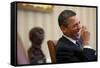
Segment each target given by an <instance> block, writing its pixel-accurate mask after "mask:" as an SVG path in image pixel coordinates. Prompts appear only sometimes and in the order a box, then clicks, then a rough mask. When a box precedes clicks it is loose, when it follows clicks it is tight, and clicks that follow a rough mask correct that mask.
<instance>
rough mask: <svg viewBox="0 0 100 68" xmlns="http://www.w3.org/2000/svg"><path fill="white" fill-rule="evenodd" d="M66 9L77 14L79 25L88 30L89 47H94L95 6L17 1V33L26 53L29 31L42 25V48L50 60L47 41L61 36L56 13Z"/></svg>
mask: <svg viewBox="0 0 100 68" xmlns="http://www.w3.org/2000/svg"><path fill="white" fill-rule="evenodd" d="M66 9H70V10H73V11H75V12H76V13H77V14H78V16H79V17H80V23H81V25H85V26H86V27H87V28H88V30H89V31H90V34H91V40H90V45H91V47H93V48H94V49H96V8H93V7H78V6H62V5H43V4H28V3H18V4H17V33H18V35H19V37H20V39H21V42H22V44H23V47H24V50H25V53H26V54H27V50H28V49H29V47H30V46H31V42H30V41H29V31H30V30H31V28H33V27H37V26H38V27H42V28H43V29H44V31H45V39H44V41H43V44H42V50H43V52H44V54H45V56H46V59H47V62H48V63H50V62H51V58H50V54H49V50H48V46H47V41H48V40H58V39H59V38H60V37H61V36H62V32H61V30H60V28H59V26H58V15H59V14H60V13H61V12H62V11H63V10H66Z"/></svg>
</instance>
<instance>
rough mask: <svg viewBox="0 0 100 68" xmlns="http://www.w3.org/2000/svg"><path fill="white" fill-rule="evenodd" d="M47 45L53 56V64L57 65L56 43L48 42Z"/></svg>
mask: <svg viewBox="0 0 100 68" xmlns="http://www.w3.org/2000/svg"><path fill="white" fill-rule="evenodd" d="M47 44H48V48H49V53H50V56H51V61H52V63H56V53H55V46H56V41H52V40H48V41H47Z"/></svg>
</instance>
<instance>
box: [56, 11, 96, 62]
mask: <svg viewBox="0 0 100 68" xmlns="http://www.w3.org/2000/svg"><path fill="white" fill-rule="evenodd" d="M58 23H59V26H60V29H61V31H62V32H63V36H62V37H61V38H60V39H59V40H58V42H57V45H56V57H57V63H69V62H86V61H96V60H97V58H96V55H95V50H94V49H92V48H90V47H89V40H90V35H89V32H88V31H87V28H86V27H84V26H82V27H81V26H80V20H79V18H78V16H77V15H76V13H75V12H74V11H72V10H64V11H63V12H61V14H60V15H59V17H58ZM80 33H81V34H80Z"/></svg>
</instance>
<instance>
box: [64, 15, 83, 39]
mask: <svg viewBox="0 0 100 68" xmlns="http://www.w3.org/2000/svg"><path fill="white" fill-rule="evenodd" d="M67 23H68V25H67V27H64V30H63V33H64V34H65V35H67V36H69V37H71V38H73V39H78V38H79V36H80V35H79V31H80V29H81V26H80V20H79V18H78V17H77V16H72V17H69V18H68V20H67Z"/></svg>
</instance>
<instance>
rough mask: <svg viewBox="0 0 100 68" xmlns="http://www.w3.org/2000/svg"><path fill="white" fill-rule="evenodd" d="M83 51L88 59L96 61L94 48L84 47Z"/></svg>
mask: <svg viewBox="0 0 100 68" xmlns="http://www.w3.org/2000/svg"><path fill="white" fill-rule="evenodd" d="M83 53H84V56H85V60H86V61H96V60H97V57H96V55H95V50H94V49H90V48H84V49H83Z"/></svg>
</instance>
